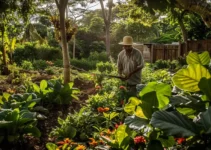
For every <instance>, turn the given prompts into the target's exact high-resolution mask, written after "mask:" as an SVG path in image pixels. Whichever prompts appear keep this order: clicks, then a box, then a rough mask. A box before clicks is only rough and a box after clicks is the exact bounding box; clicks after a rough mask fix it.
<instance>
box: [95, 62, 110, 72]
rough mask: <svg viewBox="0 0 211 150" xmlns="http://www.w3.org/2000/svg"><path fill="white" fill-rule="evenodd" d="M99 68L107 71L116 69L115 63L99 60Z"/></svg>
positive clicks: (97, 65)
mask: <svg viewBox="0 0 211 150" xmlns="http://www.w3.org/2000/svg"><path fill="white" fill-rule="evenodd" d="M96 67H97V70H98V71H100V72H106V73H111V72H112V71H113V70H114V64H112V63H110V62H108V61H107V62H106V63H103V62H99V63H97V64H96Z"/></svg>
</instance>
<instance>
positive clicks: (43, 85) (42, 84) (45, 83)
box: [40, 80, 48, 91]
mask: <svg viewBox="0 0 211 150" xmlns="http://www.w3.org/2000/svg"><path fill="white" fill-rule="evenodd" d="M47 87H48V82H47V81H46V80H42V81H41V82H40V90H41V91H44V90H45V89H46V88H47Z"/></svg>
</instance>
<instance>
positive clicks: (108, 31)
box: [106, 25, 111, 57]
mask: <svg viewBox="0 0 211 150" xmlns="http://www.w3.org/2000/svg"><path fill="white" fill-rule="evenodd" d="M106 52H107V55H108V57H110V56H111V51H110V25H107V26H106Z"/></svg>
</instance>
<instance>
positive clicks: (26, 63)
mask: <svg viewBox="0 0 211 150" xmlns="http://www.w3.org/2000/svg"><path fill="white" fill-rule="evenodd" d="M21 67H22V68H23V69H25V70H32V69H33V65H32V63H31V62H30V61H27V60H24V61H23V62H22V64H21Z"/></svg>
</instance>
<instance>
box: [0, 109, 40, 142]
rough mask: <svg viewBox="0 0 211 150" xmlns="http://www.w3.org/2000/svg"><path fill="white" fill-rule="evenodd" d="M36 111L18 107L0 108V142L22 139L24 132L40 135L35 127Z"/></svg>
mask: <svg viewBox="0 0 211 150" xmlns="http://www.w3.org/2000/svg"><path fill="white" fill-rule="evenodd" d="M36 123H37V120H36V113H33V112H29V111H28V110H20V109H19V108H15V109H14V110H11V109H1V110H0V142H9V143H14V142H17V141H18V140H19V139H20V140H23V135H24V134H30V135H32V136H35V137H40V135H41V133H40V131H39V129H38V128H37V127H36Z"/></svg>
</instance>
